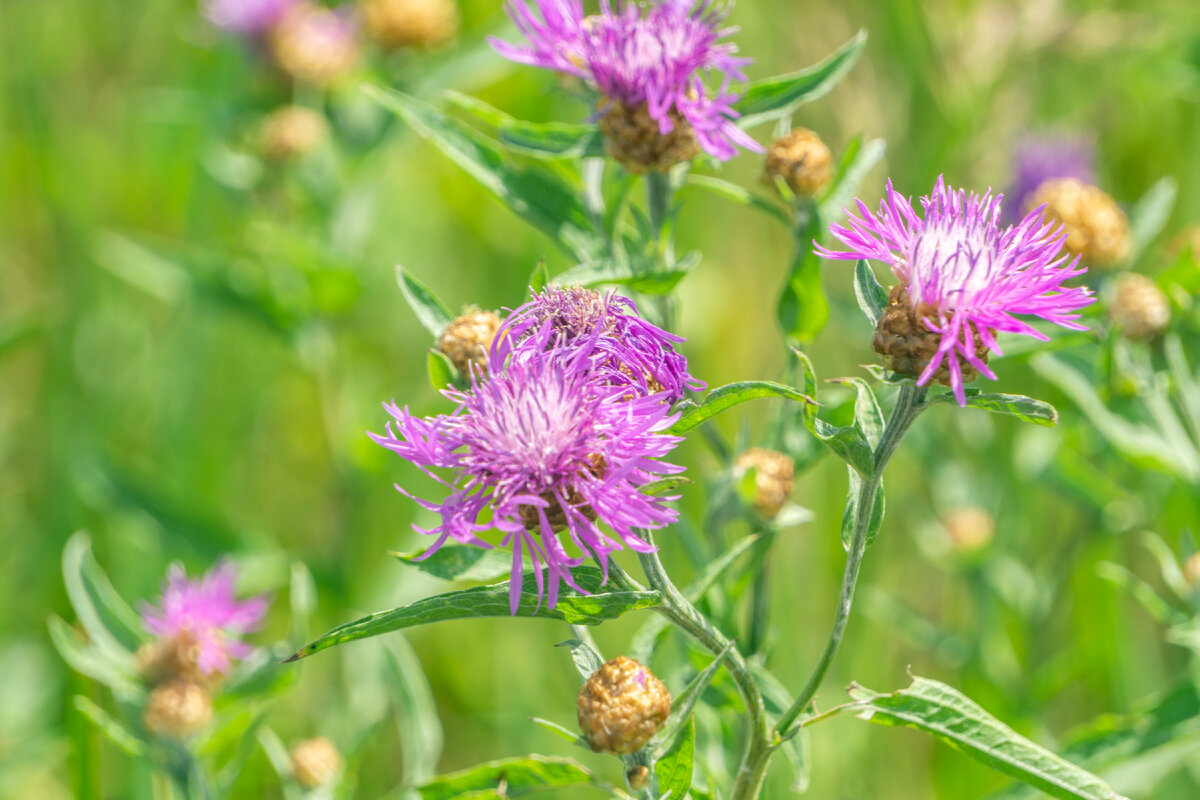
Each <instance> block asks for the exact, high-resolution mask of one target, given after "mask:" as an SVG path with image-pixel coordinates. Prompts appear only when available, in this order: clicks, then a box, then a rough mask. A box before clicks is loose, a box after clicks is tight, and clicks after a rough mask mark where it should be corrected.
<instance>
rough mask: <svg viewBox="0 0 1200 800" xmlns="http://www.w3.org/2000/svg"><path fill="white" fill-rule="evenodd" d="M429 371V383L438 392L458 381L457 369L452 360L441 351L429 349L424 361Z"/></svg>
mask: <svg viewBox="0 0 1200 800" xmlns="http://www.w3.org/2000/svg"><path fill="white" fill-rule="evenodd" d="M425 368H426V371H427V372H428V373H429V385H430V386H432V387H433V388H434V389H437V390H438V391H439V392H440V391H441V390H443V389H446V388H448V387H451V386H454V385H455V384H456V383H458V381H459V376H458V370H457V369H455V367H454V362H453V361H451V360H450V358H449V357H448V356H447V355H446V354H445V353H443V352H441V351H438V350H433V349H430V350H429V353H428V356H427V358H426V361H425Z"/></svg>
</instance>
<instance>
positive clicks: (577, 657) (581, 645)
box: [554, 639, 604, 681]
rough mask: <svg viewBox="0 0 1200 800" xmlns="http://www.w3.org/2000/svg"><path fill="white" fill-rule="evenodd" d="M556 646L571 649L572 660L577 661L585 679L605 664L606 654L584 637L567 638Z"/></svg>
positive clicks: (576, 666)
mask: <svg viewBox="0 0 1200 800" xmlns="http://www.w3.org/2000/svg"><path fill="white" fill-rule="evenodd" d="M554 646H555V647H566V648H568V649H569V650H570V651H571V661H573V662H575V669H577V670H579V676H580V677H581V678H583V679H584V680H585V681H586V680H587V679H588V678H590V677H592V675H593V674H595V672H596V670H598V669H600V668H601V667H603V666H604V656H602V655H600V653H599V652H597V651H596V648H594V647H592V646H591V645H590V644H588V643H587V642H585V641H583V640H582V639H567V640H566V641H565V642H559V643H558V644H556V645H554Z"/></svg>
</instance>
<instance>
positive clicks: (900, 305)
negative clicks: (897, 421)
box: [871, 284, 988, 386]
mask: <svg viewBox="0 0 1200 800" xmlns="http://www.w3.org/2000/svg"><path fill="white" fill-rule="evenodd" d="M926 317H932V318H934V319H936V318H937V309H936V308H934V307H933V306H928V305H923V306H919V307H917V308H915V309H914V308H913V307H912V304H911V303H910V302H909V299H908V288H907V287H906V286H903V285H900V284H898V285H896V286H893V287H892V288H891V290H890V291H889V292H888V304H887V307H886V308H885V309H884V310H883V314H882V315H881V316H880V317H879V322H878V323H876V325H875V338H874V340H873V341H872V342H871V345H872V346H873V347H874V348H875V352H876V353H879V354H880V355H881V356H883V365H884V366H885V367H887V368H888V369H890V370H891V371H892V372H897V373H899V374H901V375H920V374H921V372H922V371H923V370H924V369H925V367H926V366H928V364H929V362H930V360H931V359H932V358H933V356H934V354H935V353H937V349H938V346H939V345H941V343H942V335H941V334H940V333H938V332H937V331H932V330H930V329H929V326H927V325H926V324H925V318H926ZM973 335H974V337H975V355H976V356H977V357H978V358H979V360H980V361H982V362H983V363H985V364H986V363H987V359H988V349H987V347H986V346H984V344H983V340H982V339H981V338H980V336H979V332H978V331H974V332H973ZM948 363H949V362H943V363H942V366H940V367H939V368H938V370H937V372H935V373H933V378H932V380H933V382H934V383H936V384H938V385H940V386H949V385H950V367H949V366H948ZM959 365H960V367H961V368H962V379H963V383H969V382H971V381H973V380H975V379H976V378H977V377H979V372H978V371H977V370H976V369H975V368H974V367H972V366H971V365H970V364H969V363H968V362H967V361H966V360H963V359H960V360H959Z"/></svg>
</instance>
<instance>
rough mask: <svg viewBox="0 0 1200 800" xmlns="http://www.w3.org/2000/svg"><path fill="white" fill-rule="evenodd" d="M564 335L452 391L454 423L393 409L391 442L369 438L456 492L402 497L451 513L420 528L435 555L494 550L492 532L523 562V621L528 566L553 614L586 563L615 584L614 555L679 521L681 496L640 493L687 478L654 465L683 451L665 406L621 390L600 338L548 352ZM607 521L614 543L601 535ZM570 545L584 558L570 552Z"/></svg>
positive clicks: (543, 335) (515, 575)
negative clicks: (459, 548)
mask: <svg viewBox="0 0 1200 800" xmlns="http://www.w3.org/2000/svg"><path fill="white" fill-rule="evenodd" d="M554 336H556V333H555V332H554V330H553V326H552V325H551V324H549V323H547V324H545V325H543V326H542V327H541V329H540V330H539V331H538V332H536V333H535V334H533V336H532V338H531V342H530V346H529V347H528V348H522V349H521V350H520V351H519V352H518V353H513V354H512V355H511V356H510V357H509V358H508V361H507V362H506V363H504V364H502V365H497V364H496V362H493V364H494V366H492V367H491V368H490V369H491V370H492V371H491V372H490V377H488V378H487V379H486V380H481V379H480V378H479V376H478V375H473V376H472V386H471V389H470V390H469V391H464V392H460V391H456V390H446V391H444V392H443V394H444V395H445V396H446V397H447V398H449V399H450V400H452V401H453V402H454V403H455V404H457V406H458V407H457V408H456V409H455V410H454V411H453V412H451V413H450V414H446V415H440V416H436V417H427V418H418V417H414V416H412V415H411V414H410V413H409V411H408V409H407V408H403V409H402V408H398V407H397V406H396V405H395V404H387V405H385V406H384V407H385V408H386V409H387V410H388V413H390V414H391V415H392V417H393V418H394V419H393V420H392V421H390V422H389V423H388V425H387V433H386V435H378V434H370V435H371V438H372V439H374V440H375V441H376V442H377V443H379V444H380V445H382V446H384V447H386V448H388V449H389V450H392V451H393V452H395V453H398V454H399V455H400V456H402V457H404V458H405V459H407V460H408V461H410V462H412V463H413V464H415V465H416V466H418V467H419V468H421V470H422V471H423V472H425V473H426V474H427V475H429V476H430V477H431V478H433V479H434V480H436V481H438V482H439V483H441V484H442V485H443V486H445V487H446V488H447V489H448V490H449V496H448V497H447V498H446V499H445V500H443V501H442V502H440V503H436V502H430V501H427V500H421V499H419V498H416V497H414V496H413V495H411V494H409V493H408V492H407V491H405V490H404V489H403V488H401V487H399V486H397V487H396V488H397V489H398V490H399V491H400V492H401V493H402V494H404V495H405V496H406V497H410V498H412V499H413V500H415V501H416V502H417V503H418V504H419V505H421V506H422V507H423V508H425V509H428V510H430V511H434V512H437V513H438V514H440V515H441V524H439V525H438V526H437V527H435V528H433V529H431V530H425V529H422V528H419V527H417V526H415V525H414V526H413V527H414V529H415V530H417V531H418V532H420V533H423V534H427V535H432V536H437V541H436V542H434V544H433V546H432V547H430V548H429V551H428V552H429V553H432V552H433V551H435V550H436V549H437V548H439V547H441V546H442V545H443V544H444V543H445V542H446V541H447V539H454V540H455V541H457V542H461V543H464V544H474V545H478V546H480V547H484V548H491V547H492V545H490V544H488V543H487V542H485V541H483V540H482V539H480V538H479V537H478V535H477V534H480V533H483V532H484V531H488V530H491V529H496V530H498V531H500V532H501V533H502V534H503V539H502V541H501V545H502V546H504V547H511V548H512V554H513V555H512V584H511V589H510V595H509V598H510V605H511V609H512V612H513V613H516V609H517V606H518V605H519V603H520V599H521V587H522V569H523V565H524V561H525V558H526V557H528V559H529V561H530V562H532V565H533V569H534V576H535V580H536V583H537V593H538V602H539V603H540V602H541V599H542V593H543V588H545V591H546V593H547V594H548V601H549V605H550V606H551V607H553V606H554V605H555V603H556V602H557V600H558V591H559V581H560V580H561V581H563V582H565V583H566V584H567V585H568V586H570V587H572V588H573V589H575V590H576V591H580V592H583V591H584V590H583V589H582V588H581V587H580V586H579V585H578V584H577V583H576V582H575V580H574V578H573V577H572V575H571V568H572V567H575V566H578V565H579V564H581V563H583V561H584V559H585V557H587V556H593V557H595V558H596V560H598V561H599V562H600V565H601V568H602V569H603V570H604V577H605V579H606V580H607V577H608V575H607V570H608V554H609V553H610V552H612V551H614V550H620V549H623V547H629V548H630V549H632V550H636V551H638V552H647V551H650V550H652V549H653V548H652V547H651V545H649V544H648V543H646V542H645V541H643V540H642V539H641V538H639V536H638V535H637V533H636V531H635V529H637V528H643V529H655V528H662V527H663V526H665V525H668V524H669V523H671V522H673V521H674V520H675V519H676V517H677V516H678V514H677V512H676V511H675V510H673V509H671V508H667V507H666V506H664V505H663V504H664V502H665V501H667V500H671V499H674V498H670V497H667V498H664V497H651V496H648V495H645V494H642V493H641V491H640V490H639V487H640V486H642V485H643V484H646V483H648V482H650V481H653V480H656V479H658V478H659V477H660V476H663V475H670V474H674V473H677V472H681V471H682V468H681V467H677V466H675V465H673V464H666V463H663V462H660V461H656V460H655V459H657V458H659V457H662V456H665V455H666V454H667V453H669V452H670V451H671V450H672V449H674V447H675V446H676V445H677V444H678V443H679V442H680V441H681V439H680V438H679V437H676V436H669V435H666V434H664V433H662V431H664V430H665V429H666V428H668V427H669V426H670V425H671V424H672V423H673V422H674V421H675V419H676V416H671V415H670V412H669V410H668V407H667V405H666V403H664V402H663V398H662V397H661V396H656V395H650V396H643V395H640V394H637V393H631V392H630V391H629V387H630V384H629V383H628V382H625V383H623V384H621V383H616V384H614V383H612V382H610V381H609V380H608V379H607V378H606V376H605V373H604V372H603V371H601V370H597V369H596V368H595V363H594V362H595V360H596V358H597V357H599V358H601V359H603V357H604V354H603V353H602V352H600V351H597V350H596V348H595V347H594V345H595V342H596V340H597V339H598V338H599V331H595V332H593V334H592V337H591V340H590V341H589V342H584V343H579V344H578V346H576V347H573V348H570V349H562V348H559V349H554V348H548V345H549V344H550V341H551V339H552V337H554ZM431 469H442V470H449V471H450V472H451V476H450V477H449V479H448V480H447V479H444V478H442V477H439V476H438V475H436V474H434V473H433V472H432V471H431ZM489 512H490V513H489ZM481 515H484V521H483V522H480V521H479V519H480V516H481ZM597 522H600V523H603V524H605V525H606V526H608V527H609V528H611V529H612V531H613V532H614V533H615V534H616V538H615V539H614V538H611V537H609V536H606V535H605V534H604V533H602V532H601V530H600V527H599V526H598V525H597ZM563 532H565V533H566V536H564V537H563V539H562V540H560V538H559V534H560V533H563ZM568 545H570V546H571V549H572V550H574V551H575V552H577V553H578V555H575V556H572V555H571V554H570V553H568V550H567V546H568ZM544 583H545V584H546V585H545V587H544V586H543V584H544Z"/></svg>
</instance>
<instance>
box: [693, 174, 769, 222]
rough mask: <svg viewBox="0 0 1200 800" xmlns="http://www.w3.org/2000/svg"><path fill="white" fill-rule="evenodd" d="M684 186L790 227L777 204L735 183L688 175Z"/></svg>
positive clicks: (709, 176)
mask: <svg viewBox="0 0 1200 800" xmlns="http://www.w3.org/2000/svg"><path fill="white" fill-rule="evenodd" d="M684 186H696V187H698V188H701V189H707V190H708V191H710V192H712V193H713V194H716V195H720V196H721V197H724V198H725V199H726V200H732V201H733V202H735V203H737V204H738V205H743V206H746V207H748V208H753V209H755V210H756V211H762V212H763V213H765V214H767V215H768V216H770V217H774V218H775V219H777V220H779V221H780V222H782V223H783V224H784V225H787V226H788V227H791V224H792V220H791V218H790V217H789V216H788V213H787V211H785V210H784V209H783V206H781V205H780V204H779V203H774V202H771V201H770V200H765V199H763V198H762V196H760V195H757V194H755V193H754V192H751V191H748V190H746V189H745V188H743V187H741V186H739V185H738V184H736V183H731V182H729V181H726V180H721V179H720V178H714V177H712V176H711V175H696V174H693V173H688V176H687V182H686V183H685V184H684Z"/></svg>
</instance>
